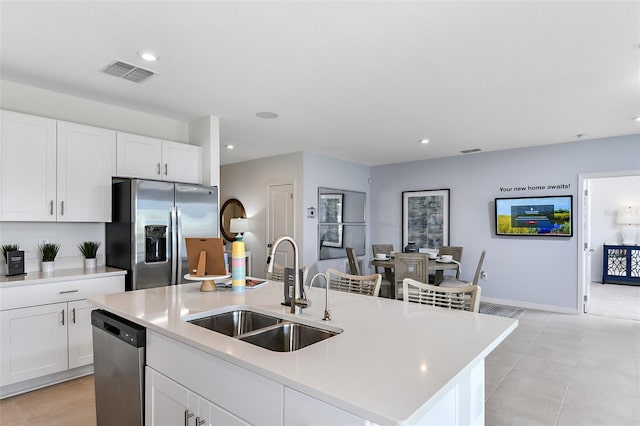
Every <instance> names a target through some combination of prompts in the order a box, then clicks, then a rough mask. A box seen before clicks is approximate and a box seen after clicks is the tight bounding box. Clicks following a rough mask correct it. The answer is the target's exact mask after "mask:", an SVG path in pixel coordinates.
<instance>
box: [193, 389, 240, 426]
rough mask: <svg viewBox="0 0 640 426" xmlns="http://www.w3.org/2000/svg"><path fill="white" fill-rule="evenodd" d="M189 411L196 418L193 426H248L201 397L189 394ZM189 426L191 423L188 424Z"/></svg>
mask: <svg viewBox="0 0 640 426" xmlns="http://www.w3.org/2000/svg"><path fill="white" fill-rule="evenodd" d="M189 409H190V412H194V413H196V418H195V420H194V422H193V425H195V426H216V425H227V426H248V425H249V423H247V422H245V421H243V420H240V419H239V418H237V417H236V416H234V415H233V414H231V413H229V412H228V411H225V410H223V409H222V408H220V407H218V406H217V405H215V404H214V403H212V402H210V401H208V400H206V399H204V398H202V397H201V396H199V395H197V394H195V393H190V394H189ZM189 424H191V423H189Z"/></svg>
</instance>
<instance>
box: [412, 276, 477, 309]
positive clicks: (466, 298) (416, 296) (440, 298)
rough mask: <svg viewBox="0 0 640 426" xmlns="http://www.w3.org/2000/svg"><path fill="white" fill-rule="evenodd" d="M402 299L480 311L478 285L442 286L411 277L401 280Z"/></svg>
mask: <svg viewBox="0 0 640 426" xmlns="http://www.w3.org/2000/svg"><path fill="white" fill-rule="evenodd" d="M402 294H403V300H405V301H407V302H414V303H421V304H424V305H431V306H437V307H440V308H448V309H459V310H464V311H470V312H480V287H479V286H477V285H467V286H464V287H444V288H443V287H442V286H437V285H431V284H426V283H421V282H419V281H416V280H413V279H411V278H405V279H404V280H403V281H402Z"/></svg>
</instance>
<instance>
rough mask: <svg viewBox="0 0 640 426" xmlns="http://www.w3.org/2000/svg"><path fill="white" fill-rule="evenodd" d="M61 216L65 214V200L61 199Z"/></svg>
mask: <svg viewBox="0 0 640 426" xmlns="http://www.w3.org/2000/svg"><path fill="white" fill-rule="evenodd" d="M60 216H64V201H60Z"/></svg>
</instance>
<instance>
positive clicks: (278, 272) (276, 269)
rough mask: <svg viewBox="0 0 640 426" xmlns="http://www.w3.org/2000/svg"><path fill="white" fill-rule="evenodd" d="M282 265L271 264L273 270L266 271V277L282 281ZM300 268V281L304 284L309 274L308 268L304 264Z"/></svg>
mask: <svg viewBox="0 0 640 426" xmlns="http://www.w3.org/2000/svg"><path fill="white" fill-rule="evenodd" d="M284 269H285V268H284V266H282V265H281V264H279V263H274V264H273V272H271V273H269V272H267V279H268V280H271V281H282V282H284ZM301 269H302V283H303V284H304V283H305V282H306V281H307V275H308V274H309V268H307V267H306V266H305V267H303V268H301Z"/></svg>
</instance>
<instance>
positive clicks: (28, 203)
mask: <svg viewBox="0 0 640 426" xmlns="http://www.w3.org/2000/svg"><path fill="white" fill-rule="evenodd" d="M0 114H2V120H1V122H2V138H1V139H0V166H1V167H0V170H1V171H0V190H1V195H0V220H3V221H37V222H51V221H59V222H61V221H65V222H109V221H111V177H112V176H113V174H114V172H115V161H114V159H115V132H114V131H112V130H106V129H100V128H97V127H90V126H84V125H81V124H75V123H67V122H64V121H56V120H52V119H49V118H43V117H36V116H32V115H27V114H20V113H15V112H10V111H0Z"/></svg>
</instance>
